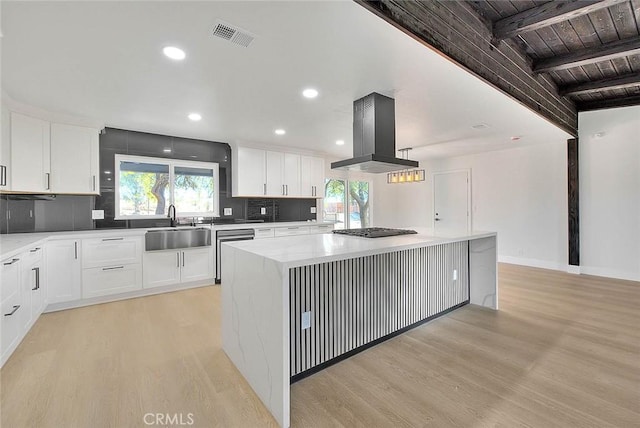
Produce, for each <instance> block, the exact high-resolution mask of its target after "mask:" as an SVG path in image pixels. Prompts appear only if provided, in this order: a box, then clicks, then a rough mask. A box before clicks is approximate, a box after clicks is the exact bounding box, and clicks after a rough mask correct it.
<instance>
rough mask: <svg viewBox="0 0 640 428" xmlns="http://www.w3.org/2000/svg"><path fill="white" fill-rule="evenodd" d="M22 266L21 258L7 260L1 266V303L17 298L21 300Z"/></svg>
mask: <svg viewBox="0 0 640 428" xmlns="http://www.w3.org/2000/svg"><path fill="white" fill-rule="evenodd" d="M20 266H21V264H20V257H11V258H8V259H5V260H3V261H2V263H1V264H0V269H1V273H2V274H1V277H0V279H1V281H0V301H2V302H3V303H5V302H7V301H8V300H11V299H14V298H16V297H17V298H18V300H19V296H20V293H19V288H18V287H19V286H20Z"/></svg>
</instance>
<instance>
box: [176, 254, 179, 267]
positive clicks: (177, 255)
mask: <svg viewBox="0 0 640 428" xmlns="http://www.w3.org/2000/svg"><path fill="white" fill-rule="evenodd" d="M176 257H177V259H178V262H177V263H178V264H177V265H176V267H180V252H177V253H176Z"/></svg>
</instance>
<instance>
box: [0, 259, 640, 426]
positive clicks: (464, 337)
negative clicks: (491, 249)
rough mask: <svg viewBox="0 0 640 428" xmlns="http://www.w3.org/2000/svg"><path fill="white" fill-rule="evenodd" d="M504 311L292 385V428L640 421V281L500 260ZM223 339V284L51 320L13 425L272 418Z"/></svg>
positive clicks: (390, 346)
mask: <svg viewBox="0 0 640 428" xmlns="http://www.w3.org/2000/svg"><path fill="white" fill-rule="evenodd" d="M500 305H501V310H500V311H498V312H493V311H489V310H485V309H481V308H477V307H473V306H465V307H464V308H461V309H459V310H457V311H454V312H452V313H451V314H449V315H447V316H445V317H442V318H439V319H437V320H435V321H433V322H431V323H428V324H426V325H423V326H421V327H419V328H417V329H414V330H412V331H410V332H408V333H406V334H404V335H401V336H399V337H397V338H395V339H392V340H390V341H387V342H385V343H383V344H380V345H378V346H376V347H373V348H371V349H369V350H367V351H365V352H363V353H360V354H358V355H356V356H354V357H352V358H350V359H348V360H345V361H343V362H341V363H339V364H337V365H334V366H332V367H330V368H328V369H326V370H324V371H323V372H320V373H318V374H316V375H313V376H311V377H309V378H307V379H304V380H302V381H300V382H298V383H296V384H294V385H293V386H292V391H291V397H292V400H291V401H292V403H291V407H292V426H294V427H327V426H344V427H360V426H361V427H365V426H366V427H368V428H372V427H402V426H405V427H425V426H428V427H449V426H451V427H515V426H525V427H526V426H528V427H544V428H547V427H581V428H582V427H609V426H617V427H640V410H639V406H640V315H639V314H640V309H639V307H640V283H637V282H629V281H618V280H609V279H602V278H596V277H587V276H572V275H568V274H562V273H558V272H552V271H545V270H540V269H532V268H524V267H517V266H510V265H501V266H500ZM220 340H221V339H220V289H219V288H218V287H205V288H200V289H194V290H187V291H182V292H176V293H170V294H164V295H158V296H151V297H145V298H140V299H133V300H128V301H123V302H116V303H110V304H105V305H98V306H92V307H87V308H81V309H74V310H69V311H63V312H57V313H52V314H45V315H43V316H42V317H41V318H40V319H39V321H38V322H37V324H36V325H35V327H34V328H33V329H32V331H31V332H30V333H29V334H28V335H27V337H26V338H25V340H24V341H23V343H22V344H21V345H20V347H19V348H18V350H17V351H16V352H15V353H14V355H13V356H12V357H11V359H10V360H9V361H8V362H7V364H6V365H5V367H3V368H2V371H1V372H0V376H1V378H0V386H1V392H0V393H1V411H2V415H1V422H2V425H1V426H2V427H3V428H5V427H6V428H8V427H11V428H13V427H55V428H60V427H65V428H71V427H91V428H94V427H145V426H147V425H145V423H144V420H143V417H144V415H145V414H146V413H169V414H171V415H173V414H175V413H177V414H180V413H182V414H183V421H184V422H187V421H188V419H187V417H188V414H189V413H191V414H192V418H193V421H194V424H193V425H192V426H194V427H216V426H219V427H242V428H244V427H263V426H264V427H268V426H275V425H276V424H275V421H274V420H273V419H272V418H271V416H270V415H269V414H268V412H267V411H266V410H265V409H264V407H263V406H262V404H261V403H260V401H259V400H258V399H257V398H256V396H255V395H254V394H253V392H252V391H251V388H250V387H249V386H248V385H247V384H246V382H245V381H244V380H243V379H242V377H241V376H240V375H239V373H238V372H237V371H236V369H235V368H234V366H233V365H232V364H231V363H230V361H229V360H228V359H227V357H226V356H225V354H224V352H223V351H222V349H221V344H220Z"/></svg>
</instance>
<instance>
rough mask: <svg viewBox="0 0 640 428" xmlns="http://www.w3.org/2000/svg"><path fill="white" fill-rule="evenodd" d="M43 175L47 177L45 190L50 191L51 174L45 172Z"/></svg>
mask: <svg viewBox="0 0 640 428" xmlns="http://www.w3.org/2000/svg"><path fill="white" fill-rule="evenodd" d="M45 175H46V176H47V190H51V174H50V173H48V172H46V173H45Z"/></svg>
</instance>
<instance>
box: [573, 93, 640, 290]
mask: <svg viewBox="0 0 640 428" xmlns="http://www.w3.org/2000/svg"><path fill="white" fill-rule="evenodd" d="M596 134H602V135H601V136H598V135H596ZM579 137H580V143H579V148H578V151H579V152H578V153H579V157H580V165H579V168H580V264H581V271H582V272H583V273H588V274H593V275H599V276H609V277H616V278H623V279H631V280H635V281H640V106H635V107H625V108H618V109H608V110H599V111H593V112H585V113H580V116H579Z"/></svg>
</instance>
